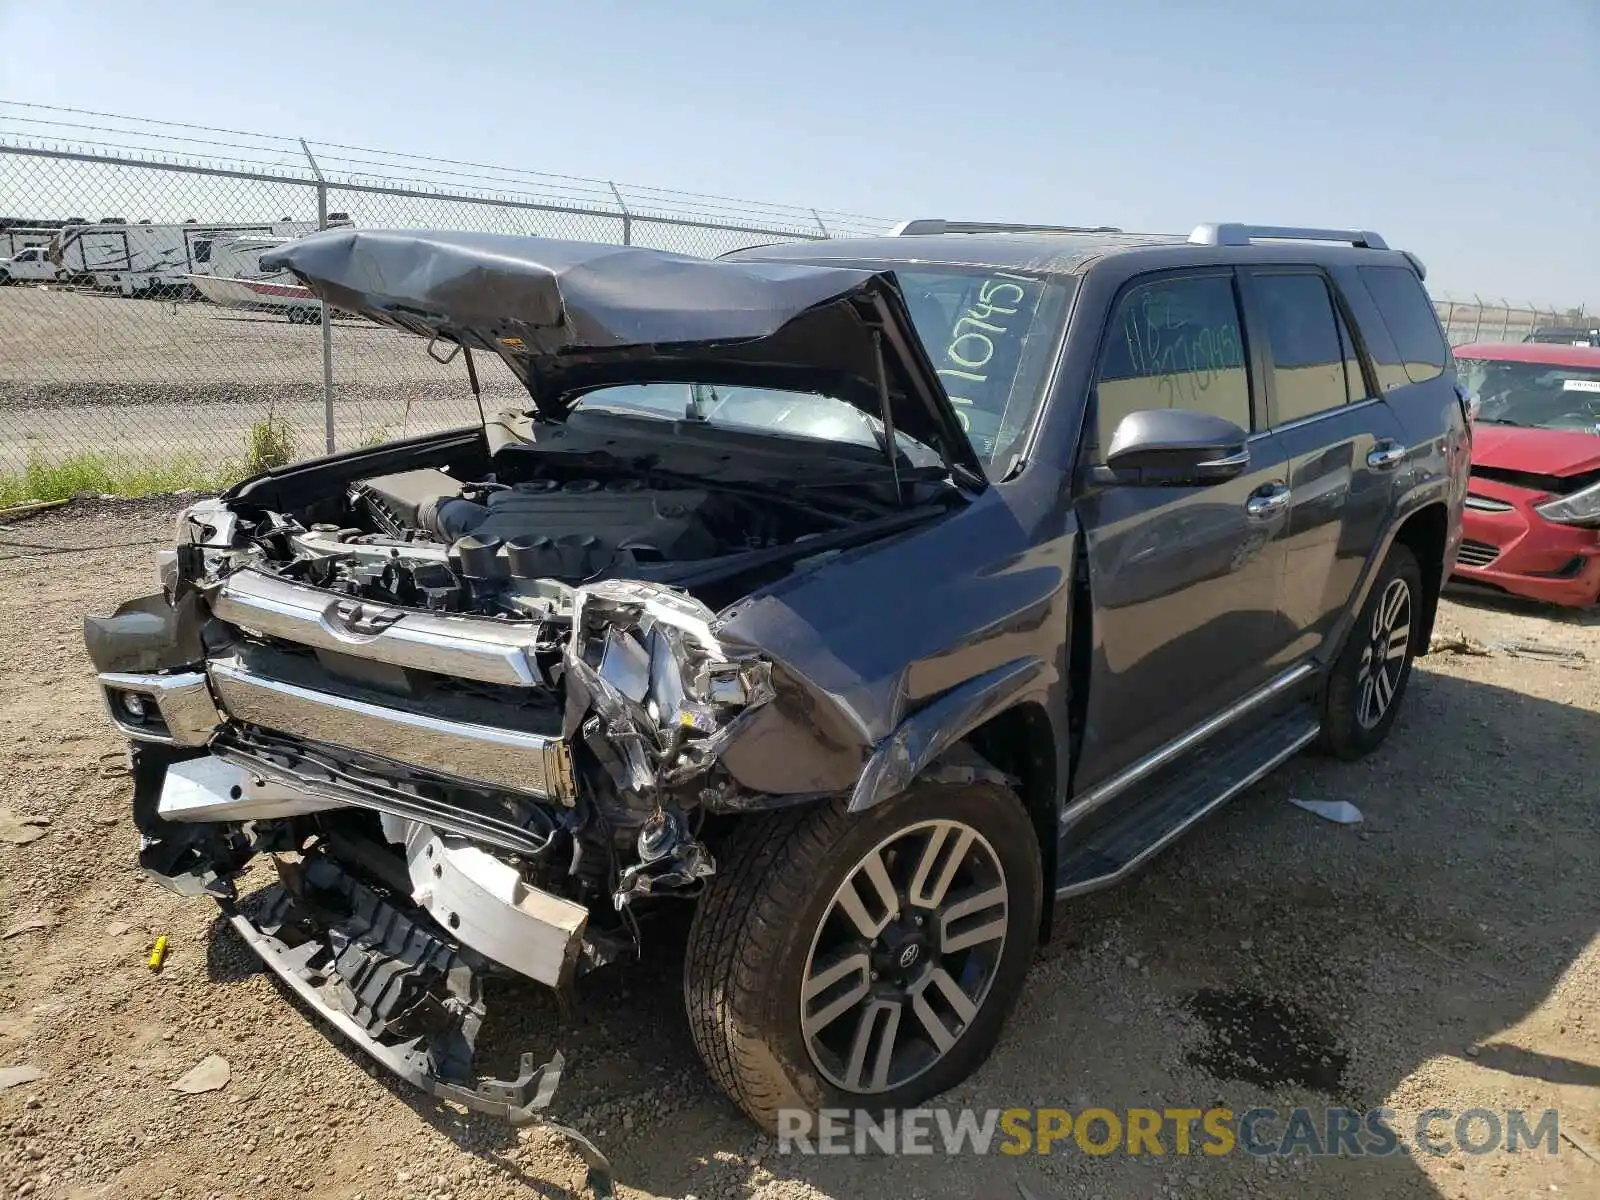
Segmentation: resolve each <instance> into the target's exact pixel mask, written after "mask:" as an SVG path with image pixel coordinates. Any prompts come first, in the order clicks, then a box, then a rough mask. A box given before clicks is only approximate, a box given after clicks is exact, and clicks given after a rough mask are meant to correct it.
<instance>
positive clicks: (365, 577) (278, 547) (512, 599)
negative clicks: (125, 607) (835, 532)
mask: <svg viewBox="0 0 1600 1200" xmlns="http://www.w3.org/2000/svg"><path fill="white" fill-rule="evenodd" d="M347 511H348V516H349V519H350V522H351V523H350V524H348V525H339V524H334V523H329V522H318V523H314V524H311V525H309V526H302V525H298V523H297V522H293V521H292V520H285V521H282V522H275V523H267V524H263V525H261V526H258V528H257V530H256V531H255V533H254V536H255V538H256V540H257V542H258V544H260V545H262V546H263V547H264V548H265V549H267V550H268V552H269V558H270V559H271V560H272V561H273V562H274V563H275V565H276V567H277V569H278V570H279V571H281V572H282V573H283V574H285V575H287V576H289V577H291V578H299V579H304V580H305V581H306V582H308V583H311V584H314V585H316V586H318V587H323V588H328V589H331V590H334V591H338V592H341V593H343V594H345V595H350V596H356V597H360V598H362V599H367V600H373V601H377V602H379V603H383V604H397V605H402V606H404V607H408V608H421V609H427V610H431V611H436V612H457V613H477V614H481V615H506V616H526V615H528V614H529V613H540V612H546V611H548V610H549V608H550V602H551V600H552V598H553V593H552V589H551V588H550V586H549V584H550V582H552V581H553V582H558V583H561V584H565V585H567V586H577V585H580V584H583V583H586V582H591V581H594V580H598V579H606V578H640V577H645V578H656V579H660V580H662V581H663V582H667V581H670V580H671V579H672V578H673V576H674V574H675V573H677V572H675V570H674V568H678V567H684V566H688V565H691V564H696V563H703V562H706V561H707V560H712V559H717V558H722V557H727V556H730V555H736V554H740V553H744V552H749V551H756V550H771V549H775V548H778V547H782V546H791V545H793V546H798V545H799V544H801V543H803V542H804V541H806V540H807V539H809V538H814V537H816V536H818V535H819V534H821V533H824V532H827V531H829V530H830V529H837V528H840V527H842V526H844V525H846V524H849V523H850V520H849V518H848V517H846V516H845V515H843V514H841V515H839V516H837V517H831V518H830V516H829V515H826V514H823V513H821V512H820V511H818V510H816V509H814V508H810V507H808V506H803V505H798V504H785V503H783V502H782V501H779V500H773V499H766V498H762V499H759V500H758V499H752V498H751V497H749V496H747V495H740V494H737V493H729V492H725V491H717V490H711V489H708V488H705V487H693V486H685V485H683V484H675V485H663V484H660V483H655V482H651V481H648V480H647V479H644V478H639V477H637V476H627V475H619V476H614V477H612V478H608V479H599V478H593V477H586V476H582V475H578V476H574V477H567V478H538V479H532V480H527V481H519V482H514V483H504V482H499V481H498V480H493V479H491V480H489V481H486V482H481V481H462V480H458V479H456V478H453V477H452V476H451V475H449V474H447V473H445V472H444V471H440V470H436V469H431V468H430V469H424V470H415V471H405V472H400V473H396V474H392V475H384V476H379V477H376V478H372V479H367V480H363V481H361V482H359V483H357V484H355V485H353V486H352V487H351V488H350V489H349V492H348V510H347ZM860 515H863V516H865V517H867V518H870V517H871V516H873V515H875V514H874V513H872V512H871V511H870V510H867V511H865V512H864V513H861V514H860Z"/></svg>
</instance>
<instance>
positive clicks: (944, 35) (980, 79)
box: [0, 0, 1600, 311]
mask: <svg viewBox="0 0 1600 1200" xmlns="http://www.w3.org/2000/svg"><path fill="white" fill-rule="evenodd" d="M0 46H3V47H4V51H3V53H0V98H4V99H9V100H22V101H32V102H36V103H44V104H60V105H69V106H75V107H80V108H86V109H101V110H105V111H109V112H124V113H129V114H133V115H137V116H147V117H156V118H162V119H166V120H175V121H195V122H203V123H205V124H211V125H220V126H227V127H233V128H239V129H251V130H261V131H264V132H270V133H288V134H295V135H299V136H305V137H308V138H312V139H313V140H321V141H334V142H346V143H352V144H356V145H364V146H372V147H377V148H382V149H393V150H403V151H408V152H412V153H420V154H438V155H444V156H448V157H453V158H463V159H475V160H478V161H484V162H498V163H505V164H507V165H512V166H518V167H524V168H529V169H537V170H544V171H552V172H560V173H568V174H574V175H585V176H593V177H601V178H607V177H610V178H617V179H622V180H625V181H630V182H636V183H644V184H652V185H657V186H663V187H675V188H682V189H686V190H692V191H703V192H715V193H722V194H726V195H730V196H739V197H747V198H751V199H759V200H769V201H775V202H781V203H790V204H802V205H816V206H818V207H822V208H831V209H842V210H846V211H853V212H863V213H869V214H874V215H877V214H882V215H884V216H886V217H900V216H905V215H924V216H956V217H966V218H987V219H994V220H1035V221H1045V222H1049V221H1053V222H1059V223H1085V222H1087V223H1100V222H1105V223H1109V224H1114V225H1121V226H1123V227H1126V228H1133V229H1186V228H1188V227H1189V226H1191V225H1192V224H1194V223H1195V222H1198V221H1202V220H1229V219H1238V220H1250V221H1260V222H1272V223H1292V224H1337V225H1353V226H1362V227H1367V228H1373V229H1377V230H1378V231H1380V232H1381V233H1383V234H1384V235H1385V236H1387V237H1389V238H1390V240H1391V241H1392V242H1395V243H1398V244H1400V245H1403V246H1406V247H1408V248H1411V249H1414V250H1416V251H1417V252H1418V253H1419V254H1420V255H1421V256H1422V257H1423V259H1424V260H1425V261H1426V262H1427V263H1428V264H1429V266H1430V269H1431V275H1430V279H1429V283H1430V285H1431V286H1432V287H1433V289H1434V291H1435V293H1436V294H1442V295H1451V296H1455V297H1461V298H1465V297H1467V296H1469V295H1470V294H1471V293H1473V292H1479V293H1481V294H1482V295H1483V296H1484V297H1485V299H1488V298H1489V297H1491V296H1492V297H1495V298H1499V297H1501V296H1505V297H1508V298H1509V299H1510V300H1511V302H1512V303H1514V304H1527V303H1531V302H1537V303H1539V304H1540V305H1549V304H1552V303H1557V304H1562V305H1568V304H1576V303H1578V302H1580V301H1581V302H1585V303H1586V304H1587V306H1588V308H1589V310H1590V311H1594V310H1595V309H1597V308H1600V0H1523V2H1522V3H1521V4H1520V5H1519V4H1518V3H1517V0H1340V2H1337V3H1333V4H1310V3H1296V2H1291V0H1285V2H1282V3H1278V2H1274V0H1229V2H1224V0H1191V2H1190V3H1181V2H1180V0H1167V2H1161V0H1113V2H1110V3H1097V4H1088V3H1082V2H1077V0H1055V2H1054V3H1051V2H1049V0H1032V2H1029V0H961V2H960V3H955V2H952V0H920V2H918V3H911V2H909V0H899V2H898V3H886V2H883V0H879V2H878V3H872V2H870V0H850V2H845V0H810V2H809V3H806V4H785V5H782V6H779V5H761V4H759V3H750V2H748V0H746V2H744V3H736V2H734V0H678V2H677V3H673V4H670V5H664V4H663V5H648V6H647V5H643V4H637V5H630V4H624V3H620V2H618V0H567V2H566V3H559V4H557V3H550V2H548V0H523V2H521V3H516V2H513V0H452V2H450V3H444V4H441V3H437V2H436V0H426V2H424V0H387V2H385V3H378V2H375V0H336V2H334V3H304V4H284V3H272V4H264V3H237V2H235V3H229V2H228V0H210V2H209V3H202V2H201V0H162V2H160V3H157V4H154V5H129V4H126V3H124V2H122V0H115V2H113V0H0Z"/></svg>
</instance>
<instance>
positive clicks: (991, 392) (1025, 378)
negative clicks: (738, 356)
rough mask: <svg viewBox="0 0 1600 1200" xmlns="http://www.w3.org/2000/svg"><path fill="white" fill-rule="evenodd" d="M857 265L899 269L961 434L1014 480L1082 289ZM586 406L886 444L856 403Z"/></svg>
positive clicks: (828, 399)
mask: <svg viewBox="0 0 1600 1200" xmlns="http://www.w3.org/2000/svg"><path fill="white" fill-rule="evenodd" d="M849 265H852V266H859V267H862V268H863V269H867V270H882V269H885V268H890V269H893V270H894V273H895V276H896V277H897V278H898V279H899V281H900V286H901V289H902V290H903V291H904V293H905V298H906V304H907V307H908V308H909V309H910V312H911V321H912V324H913V325H914V326H915V328H916V332H917V335H918V336H919V337H920V338H921V339H922V343H923V346H924V348H925V349H926V351H927V354H928V357H929V359H931V360H932V362H933V365H934V368H935V369H936V370H937V371H938V372H939V379H940V381H941V382H942V383H943V385H944V389H945V392H946V393H948V395H949V397H950V402H951V405H952V406H953V407H954V409H955V413H956V417H957V419H958V420H959V421H960V422H961V428H962V429H964V430H965V431H966V434H967V438H968V439H969V440H970V441H971V442H972V445H973V447H974V448H975V449H976V450H977V451H978V456H979V458H981V459H982V460H983V462H984V464H985V467H986V468H987V470H988V473H989V476H990V477H991V478H995V479H998V478H1001V477H1002V476H1004V475H1005V474H1006V473H1007V472H1008V471H1009V470H1010V468H1011V462H1012V459H1013V457H1014V456H1015V454H1016V453H1017V452H1018V451H1019V450H1020V448H1021V444H1022V441H1023V440H1024V439H1025V438H1026V437H1027V434H1028V431H1029V429H1030V428H1031V427H1032V425H1033V418H1034V415H1035V414H1036V413H1037V412H1038V409H1039V402H1040V399H1041V395H1040V393H1041V390H1042V388H1043V385H1044V379H1045V375H1046V373H1047V372H1048V371H1049V367H1050V360H1051V357H1052V355H1053V352H1054V350H1055V346H1056V343H1057V340H1058V337H1059V333H1060V328H1061V321H1062V315H1063V313H1064V312H1065V310H1066V305H1067V300H1068V298H1069V297H1070V296H1071V294H1072V286H1071V281H1070V280H1066V279H1059V278H1051V279H1045V278H1043V277H1040V276H1036V275H1025V274H1018V273H1011V272H1006V271H997V270H992V269H989V270H985V269H982V268H974V267H947V266H939V267H922V266H916V267H902V266H896V265H894V264H882V263H852V264H849ZM576 407H580V408H583V409H588V410H595V409H611V410H615V411H621V412H627V413H629V414H634V415H646V416H660V417H670V418H675V419H678V420H682V419H684V418H688V419H690V420H697V419H698V420H704V421H705V422H707V423H708V424H711V425H723V426H737V427H739V428H742V429H751V430H764V431H768V432H771V433H776V434H784V435H789V436H794V437H808V438H822V439H826V440H830V441H841V442H849V443H852V444H856V445H863V446H874V447H877V446H881V445H882V437H883V425H882V423H881V422H880V421H878V420H877V419H876V418H875V417H868V416H867V415H866V414H865V413H863V412H862V411H861V410H860V409H859V408H857V407H855V406H854V405H852V404H850V403H849V402H848V401H845V400H841V399H839V398H837V397H834V396H825V395H820V394H816V393H810V392H794V391H784V390H782V389H778V388H762V387H730V386H724V385H723V384H716V385H715V386H713V385H711V384H683V383H645V384H627V385H622V386H616V387H603V388H598V389H596V390H595V391H591V392H587V393H585V394H584V395H583V397H582V398H581V399H580V400H579V401H578V402H577V404H576ZM895 442H896V445H898V446H899V447H900V449H901V450H902V451H903V452H904V453H905V454H906V456H907V457H908V458H909V459H910V460H911V461H912V462H913V463H915V464H917V465H919V466H920V465H924V464H933V463H937V462H939V461H940V460H939V456H938V454H936V453H935V452H934V451H932V450H931V449H929V448H928V447H926V446H923V445H922V444H921V443H920V442H916V441H913V440H912V439H910V438H908V437H906V436H905V435H904V434H902V433H900V432H899V431H898V430H897V431H896V436H895Z"/></svg>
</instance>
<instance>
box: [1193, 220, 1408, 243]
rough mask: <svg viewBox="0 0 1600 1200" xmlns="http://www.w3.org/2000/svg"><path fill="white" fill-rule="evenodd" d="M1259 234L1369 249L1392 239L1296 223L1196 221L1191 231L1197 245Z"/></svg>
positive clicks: (1243, 240) (1236, 240) (1265, 237)
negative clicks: (1294, 224) (1260, 223)
mask: <svg viewBox="0 0 1600 1200" xmlns="http://www.w3.org/2000/svg"><path fill="white" fill-rule="evenodd" d="M1257 238H1261V239H1262V240H1264V241H1265V240H1273V241H1290V242H1348V243H1349V244H1350V245H1352V246H1360V247H1362V248H1363V249H1367V250H1387V249H1388V248H1389V243H1388V242H1386V241H1384V240H1383V238H1381V237H1379V236H1378V235H1377V234H1376V233H1373V232H1372V231H1371V230H1370V229H1301V228H1298V227H1296V226H1293V225H1244V224H1241V223H1239V222H1236V221H1229V222H1224V223H1218V224H1208V225H1196V226H1195V227H1194V232H1193V233H1191V234H1190V235H1189V242H1190V244H1191V245H1195V246H1248V245H1249V244H1250V243H1251V242H1252V241H1254V240H1255V239H1257Z"/></svg>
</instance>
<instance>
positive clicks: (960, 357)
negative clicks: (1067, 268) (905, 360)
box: [895, 266, 1072, 479]
mask: <svg viewBox="0 0 1600 1200" xmlns="http://www.w3.org/2000/svg"><path fill="white" fill-rule="evenodd" d="M895 275H896V277H897V278H898V279H899V280H900V286H901V288H902V289H904V291H905V296H906V304H907V306H908V307H909V308H910V310H911V321H912V324H914V325H915V326H916V328H917V334H918V336H919V337H921V339H922V344H923V345H924V346H925V347H926V348H927V352H928V357H929V358H930V359H932V360H933V365H934V368H935V369H936V370H937V371H938V372H939V380H940V382H941V383H943V384H944V390H945V392H946V393H948V394H949V396H950V403H951V404H952V405H953V406H954V407H955V411H956V417H957V418H958V419H959V420H960V422H961V428H962V429H964V430H966V432H967V438H968V440H970V441H971V442H972V445H973V447H974V449H976V450H977V451H978V457H980V458H981V459H983V461H984V463H985V465H986V466H987V468H988V471H989V475H990V477H991V478H994V479H998V478H1001V477H1003V476H1004V475H1006V474H1007V473H1008V472H1009V471H1010V469H1011V462H1012V459H1013V457H1014V456H1015V455H1016V454H1017V453H1018V452H1019V451H1020V450H1021V448H1022V442H1023V440H1024V439H1025V438H1026V437H1027V436H1028V431H1029V430H1030V429H1031V428H1032V427H1033V419H1034V416H1035V414H1036V413H1037V412H1038V411H1039V404H1040V402H1041V400H1042V399H1043V395H1042V392H1043V388H1044V381H1045V376H1046V374H1047V373H1048V372H1049V369H1050V361H1051V358H1052V357H1053V355H1054V351H1055V347H1056V344H1057V341H1058V339H1059V335H1060V329H1061V321H1062V317H1063V314H1064V313H1065V311H1066V307H1067V300H1068V298H1069V297H1070V296H1071V294H1072V282H1071V281H1070V280H1067V279H1062V278H1051V279H1045V278H1043V277H1040V276H1037V275H1024V274H1019V273H1013V272H1009V271H997V270H993V269H989V270H984V269H982V268H971V267H966V268H963V267H921V266H918V267H906V268H899V267H897V268H895Z"/></svg>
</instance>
